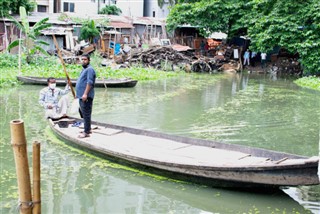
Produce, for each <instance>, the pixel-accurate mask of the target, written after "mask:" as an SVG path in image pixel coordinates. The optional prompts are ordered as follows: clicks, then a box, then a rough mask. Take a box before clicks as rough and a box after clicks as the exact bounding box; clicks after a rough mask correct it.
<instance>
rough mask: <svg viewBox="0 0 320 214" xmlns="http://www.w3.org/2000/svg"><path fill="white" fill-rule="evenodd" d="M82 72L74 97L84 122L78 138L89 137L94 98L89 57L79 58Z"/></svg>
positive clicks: (94, 77)
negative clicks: (77, 100)
mask: <svg viewBox="0 0 320 214" xmlns="http://www.w3.org/2000/svg"><path fill="white" fill-rule="evenodd" d="M81 61H82V67H83V69H82V71H81V73H80V77H79V78H78V80H77V83H76V97H77V98H79V105H80V110H81V113H82V115H83V120H84V131H83V132H82V133H80V134H79V136H78V137H79V138H85V137H90V133H91V113H92V103H93V98H94V84H95V81H96V72H95V70H94V69H93V68H92V66H91V65H90V56H89V55H88V54H83V55H82V56H81Z"/></svg>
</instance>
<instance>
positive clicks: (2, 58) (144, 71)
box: [0, 54, 184, 88]
mask: <svg viewBox="0 0 320 214" xmlns="http://www.w3.org/2000/svg"><path fill="white" fill-rule="evenodd" d="M23 58H24V57H22V62H21V73H20V72H19V57H18V55H11V54H0V88H5V87H12V86H16V85H19V84H20V82H19V81H18V80H17V78H16V77H17V76H18V75H21V76H36V77H51V76H52V77H55V78H65V77H66V75H65V73H64V69H63V66H62V64H61V63H60V60H59V58H57V57H54V56H50V57H36V58H34V60H33V62H32V63H31V64H27V63H26V61H25V60H24V59H23ZM101 61H102V58H101V57H100V56H98V55H96V54H94V55H93V56H92V57H91V64H92V66H93V67H94V69H95V71H96V74H97V78H98V79H102V78H105V79H108V78H113V79H114V78H132V79H135V80H138V81H143V80H158V79H164V78H169V77H174V76H178V75H181V74H183V73H184V72H165V71H160V70H156V69H153V68H143V67H141V66H134V67H131V68H121V69H111V68H110V67H104V66H102V65H101V63H100V62H101ZM81 69H82V67H81V64H66V70H67V72H68V74H69V76H70V78H78V77H79V73H80V71H81Z"/></svg>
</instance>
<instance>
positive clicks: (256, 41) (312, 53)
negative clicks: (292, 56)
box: [167, 0, 320, 74]
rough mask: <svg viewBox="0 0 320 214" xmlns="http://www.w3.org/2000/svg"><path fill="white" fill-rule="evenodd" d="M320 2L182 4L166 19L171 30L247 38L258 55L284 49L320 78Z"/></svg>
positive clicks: (192, 0)
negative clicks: (181, 27)
mask: <svg viewBox="0 0 320 214" xmlns="http://www.w3.org/2000/svg"><path fill="white" fill-rule="evenodd" d="M319 10H320V2H319V1H318V0H297V1H295V3H294V4H292V2H290V1H282V0H268V1H266V0H229V1H226V0H179V1H178V4H176V5H175V6H174V7H173V9H172V10H171V11H170V14H169V16H168V18H167V26H168V29H169V30H173V29H175V28H176V27H177V26H178V25H182V24H191V25H193V26H199V27H200V32H201V33H202V34H203V35H206V34H208V33H210V32H215V31H222V32H225V33H227V34H228V37H229V38H231V37H233V36H241V35H246V36H248V37H249V38H250V39H251V47H250V48H252V49H254V50H256V51H269V50H272V49H273V48H274V47H275V46H281V47H283V48H285V49H287V50H288V51H290V52H291V53H299V56H300V62H301V63H302V65H303V67H304V70H305V73H306V74H320V53H319V52H320V38H319V32H320V25H319V23H320V14H319V12H318V11H319Z"/></svg>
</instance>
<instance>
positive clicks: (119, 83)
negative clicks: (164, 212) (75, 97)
mask: <svg viewBox="0 0 320 214" xmlns="http://www.w3.org/2000/svg"><path fill="white" fill-rule="evenodd" d="M17 79H18V80H19V81H21V82H23V83H24V84H28V85H47V84H48V83H47V78H45V77H31V76H17ZM71 82H72V85H75V84H76V82H77V80H76V79H71ZM137 82H138V81H137V80H132V79H130V78H121V79H105V80H102V79H96V83H95V87H103V88H132V87H135V86H136V84H137ZM56 84H57V86H65V85H66V84H67V80H66V78H56Z"/></svg>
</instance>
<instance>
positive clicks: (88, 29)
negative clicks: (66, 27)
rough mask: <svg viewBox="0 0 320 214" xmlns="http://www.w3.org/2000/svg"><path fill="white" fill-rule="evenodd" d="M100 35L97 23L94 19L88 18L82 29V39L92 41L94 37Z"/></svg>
mask: <svg viewBox="0 0 320 214" xmlns="http://www.w3.org/2000/svg"><path fill="white" fill-rule="evenodd" d="M98 35H99V30H98V29H97V28H96V25H95V23H94V21H93V20H86V21H85V22H84V23H83V24H82V27H81V30H80V38H79V39H80V40H86V39H88V40H89V42H90V43H92V41H93V38H94V37H95V36H98Z"/></svg>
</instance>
